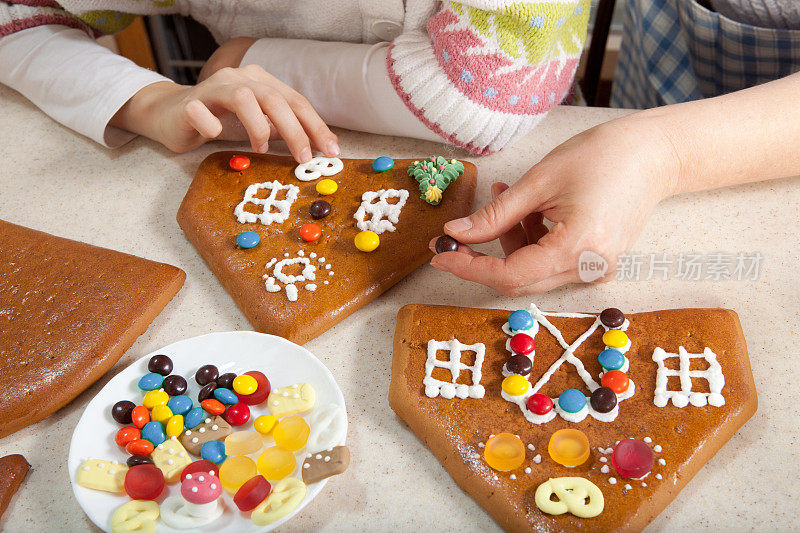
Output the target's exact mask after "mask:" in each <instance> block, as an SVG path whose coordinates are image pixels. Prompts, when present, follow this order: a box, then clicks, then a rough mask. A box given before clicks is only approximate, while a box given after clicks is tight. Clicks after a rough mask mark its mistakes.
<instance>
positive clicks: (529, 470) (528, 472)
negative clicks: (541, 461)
mask: <svg viewBox="0 0 800 533" xmlns="http://www.w3.org/2000/svg"><path fill="white" fill-rule="evenodd" d="M525 473H526V474H530V473H531V467H529V466H528V467H525Z"/></svg>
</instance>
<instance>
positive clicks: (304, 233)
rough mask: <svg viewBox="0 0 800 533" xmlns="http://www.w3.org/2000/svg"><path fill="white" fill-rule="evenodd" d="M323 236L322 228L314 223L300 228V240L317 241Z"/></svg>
mask: <svg viewBox="0 0 800 533" xmlns="http://www.w3.org/2000/svg"><path fill="white" fill-rule="evenodd" d="M321 236H322V228H320V227H319V226H318V225H317V224H314V223H313V222H309V223H308V224H303V226H302V227H301V228H300V238H301V239H303V240H304V241H306V242H311V241H316V240H317V239H319V238H320V237H321Z"/></svg>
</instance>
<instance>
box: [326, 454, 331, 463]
mask: <svg viewBox="0 0 800 533" xmlns="http://www.w3.org/2000/svg"><path fill="white" fill-rule="evenodd" d="M330 460H331V458H330V457H329V456H327V455H326V456H325V462H326V463H327V462H329V461H330Z"/></svg>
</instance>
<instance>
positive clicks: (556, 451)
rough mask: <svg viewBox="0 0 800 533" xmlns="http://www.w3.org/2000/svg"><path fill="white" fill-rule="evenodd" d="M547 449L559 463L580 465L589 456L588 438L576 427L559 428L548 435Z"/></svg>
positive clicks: (551, 456)
mask: <svg viewBox="0 0 800 533" xmlns="http://www.w3.org/2000/svg"><path fill="white" fill-rule="evenodd" d="M547 451H548V452H549V453H550V458H551V459H553V461H555V462H557V463H558V464H560V465H564V466H578V465H582V464H583V463H585V462H586V460H587V459H588V458H589V439H588V438H586V434H585V433H584V432H583V431H580V430H578V429H559V430H558V431H556V432H555V433H553V436H552V437H550V443H549V444H548V445H547Z"/></svg>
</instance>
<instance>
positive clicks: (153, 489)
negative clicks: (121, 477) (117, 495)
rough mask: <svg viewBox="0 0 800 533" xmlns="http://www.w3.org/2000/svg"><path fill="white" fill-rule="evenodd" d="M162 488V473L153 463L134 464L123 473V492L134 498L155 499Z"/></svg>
mask: <svg viewBox="0 0 800 533" xmlns="http://www.w3.org/2000/svg"><path fill="white" fill-rule="evenodd" d="M163 490H164V474H162V473H161V470H160V469H159V468H157V467H156V466H154V465H136V466H134V467H131V468H130V469H129V470H128V472H127V473H126V474H125V492H126V493H127V494H128V496H130V497H131V498H133V499H134V500H155V499H156V498H158V497H159V495H160V494H161V491H163Z"/></svg>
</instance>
